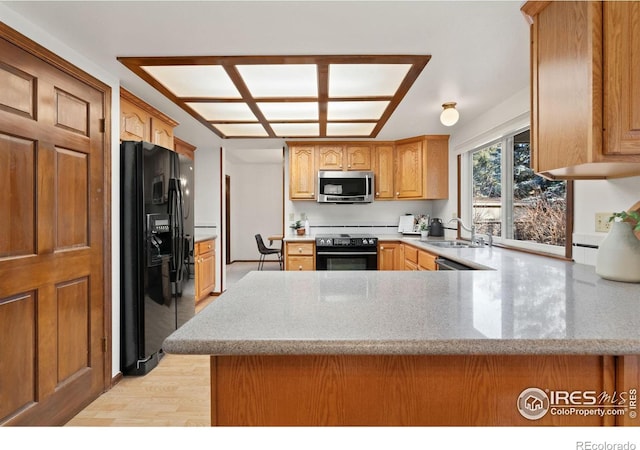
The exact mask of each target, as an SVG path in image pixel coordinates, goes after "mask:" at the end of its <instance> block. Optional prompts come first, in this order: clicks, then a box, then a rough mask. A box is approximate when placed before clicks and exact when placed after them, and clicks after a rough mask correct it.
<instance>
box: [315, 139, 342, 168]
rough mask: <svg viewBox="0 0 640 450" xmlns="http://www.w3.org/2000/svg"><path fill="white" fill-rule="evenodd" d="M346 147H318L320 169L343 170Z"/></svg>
mask: <svg viewBox="0 0 640 450" xmlns="http://www.w3.org/2000/svg"><path fill="white" fill-rule="evenodd" d="M343 150H344V148H343V147H342V146H341V145H320V146H319V147H318V170H342V169H343V165H344V161H343V159H344V151H343Z"/></svg>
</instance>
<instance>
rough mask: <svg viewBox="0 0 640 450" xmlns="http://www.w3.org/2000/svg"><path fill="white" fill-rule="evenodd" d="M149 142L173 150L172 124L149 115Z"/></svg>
mask: <svg viewBox="0 0 640 450" xmlns="http://www.w3.org/2000/svg"><path fill="white" fill-rule="evenodd" d="M151 143H152V144H156V145H159V146H160V147H164V148H168V149H170V150H173V144H174V142H173V125H171V124H169V123H166V122H164V121H162V120H160V119H158V118H156V117H151Z"/></svg>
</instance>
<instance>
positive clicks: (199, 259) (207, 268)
mask: <svg viewBox="0 0 640 450" xmlns="http://www.w3.org/2000/svg"><path fill="white" fill-rule="evenodd" d="M193 258H194V262H195V274H196V282H195V297H196V302H199V301H200V300H202V299H203V298H205V297H206V296H207V295H209V294H210V293H211V292H213V289H214V288H215V286H216V241H215V240H214V239H209V240H206V241H200V242H196V244H195V248H194V255H193Z"/></svg>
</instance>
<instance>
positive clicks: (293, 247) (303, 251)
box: [287, 242, 314, 256]
mask: <svg viewBox="0 0 640 450" xmlns="http://www.w3.org/2000/svg"><path fill="white" fill-rule="evenodd" d="M313 246H314V244H313V242H297V243H293V242H291V243H288V244H287V255H298V256H300V255H305V256H313Z"/></svg>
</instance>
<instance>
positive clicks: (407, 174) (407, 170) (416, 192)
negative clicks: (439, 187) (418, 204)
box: [396, 141, 424, 198]
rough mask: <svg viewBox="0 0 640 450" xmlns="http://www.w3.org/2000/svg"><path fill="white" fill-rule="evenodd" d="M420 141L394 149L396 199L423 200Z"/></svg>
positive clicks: (400, 145)
mask: <svg viewBox="0 0 640 450" xmlns="http://www.w3.org/2000/svg"><path fill="white" fill-rule="evenodd" d="M422 144H423V143H422V141H416V142H407V143H403V144H399V145H398V146H397V148H396V197H397V198H423V196H424V162H423V148H422V147H423V145H422Z"/></svg>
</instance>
